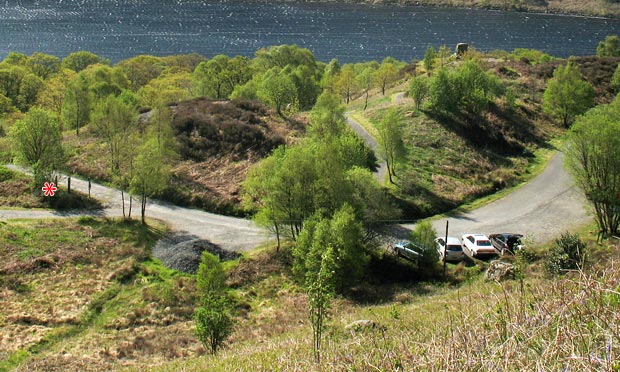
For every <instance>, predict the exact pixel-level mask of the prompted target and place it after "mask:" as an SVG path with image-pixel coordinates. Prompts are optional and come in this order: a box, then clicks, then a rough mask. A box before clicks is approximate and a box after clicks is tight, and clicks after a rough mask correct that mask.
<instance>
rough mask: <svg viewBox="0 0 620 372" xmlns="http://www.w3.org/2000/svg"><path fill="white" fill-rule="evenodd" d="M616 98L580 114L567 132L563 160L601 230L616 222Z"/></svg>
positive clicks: (619, 207) (619, 180) (619, 210)
mask: <svg viewBox="0 0 620 372" xmlns="http://www.w3.org/2000/svg"><path fill="white" fill-rule="evenodd" d="M618 133H620V102H619V101H618V100H616V101H614V102H613V103H611V104H609V105H601V106H598V107H596V108H593V109H591V110H590V111H588V112H586V113H585V114H584V115H583V116H581V117H580V118H579V119H578V120H577V122H576V123H575V125H574V126H573V128H572V129H571V131H570V132H569V136H568V144H567V147H566V160H567V163H568V166H569V169H570V171H571V173H572V174H573V177H574V178H575V181H576V182H577V184H578V185H579V187H580V188H581V189H582V190H583V191H584V193H585V195H586V198H587V199H588V201H589V202H590V203H591V204H592V205H593V207H594V212H595V219H596V222H597V224H598V226H599V229H600V231H601V233H603V234H605V235H610V234H614V235H616V234H618V232H619V226H620V153H619V151H620V136H618Z"/></svg>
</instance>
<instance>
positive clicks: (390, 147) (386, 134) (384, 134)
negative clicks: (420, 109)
mask: <svg viewBox="0 0 620 372" xmlns="http://www.w3.org/2000/svg"><path fill="white" fill-rule="evenodd" d="M403 119H404V117H403V115H402V113H400V112H399V111H398V110H396V109H394V108H391V109H388V110H387V112H386V113H385V115H384V116H383V118H382V119H381V121H380V122H379V125H378V128H377V129H378V132H379V138H377V140H378V141H377V142H379V149H380V153H381V156H382V157H383V158H384V159H385V161H386V163H387V170H388V178H389V180H390V182H391V183H394V177H395V176H396V165H397V164H398V163H399V162H401V161H402V160H404V158H405V154H406V149H405V144H404V142H403V132H404V128H403Z"/></svg>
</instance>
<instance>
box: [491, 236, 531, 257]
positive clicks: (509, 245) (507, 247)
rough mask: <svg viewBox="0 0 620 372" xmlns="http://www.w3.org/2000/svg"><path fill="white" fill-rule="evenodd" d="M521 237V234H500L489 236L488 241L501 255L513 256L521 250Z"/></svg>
mask: <svg viewBox="0 0 620 372" xmlns="http://www.w3.org/2000/svg"><path fill="white" fill-rule="evenodd" d="M522 238H523V235H521V234H511V233H501V234H491V235H489V240H490V241H491V244H493V246H494V247H495V248H496V249H498V250H499V251H500V252H502V255H503V254H505V253H512V254H515V252H516V251H518V250H519V249H521V247H522V246H523V243H522V242H521V239H522Z"/></svg>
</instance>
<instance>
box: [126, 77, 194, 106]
mask: <svg viewBox="0 0 620 372" xmlns="http://www.w3.org/2000/svg"><path fill="white" fill-rule="evenodd" d="M195 85H196V83H195V77H194V76H193V75H192V73H190V72H187V71H172V70H170V71H164V72H163V73H162V74H161V75H159V76H158V77H157V78H156V79H153V80H151V81H149V83H148V84H146V85H145V86H143V87H141V88H140V89H138V92H137V96H138V99H139V100H140V104H141V106H143V107H158V106H162V105H167V104H170V103H176V102H180V101H183V100H187V99H190V98H193V97H196V96H197V92H196V89H195Z"/></svg>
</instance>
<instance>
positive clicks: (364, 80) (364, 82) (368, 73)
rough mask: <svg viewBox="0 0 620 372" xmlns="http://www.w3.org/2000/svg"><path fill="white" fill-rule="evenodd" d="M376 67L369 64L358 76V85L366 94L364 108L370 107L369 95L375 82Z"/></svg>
mask: <svg viewBox="0 0 620 372" xmlns="http://www.w3.org/2000/svg"><path fill="white" fill-rule="evenodd" d="M374 72H375V69H374V68H372V67H370V66H368V67H365V68H364V69H363V70H362V71H361V72H360V73H359V74H358V75H357V77H356V82H357V86H359V87H360V88H361V89H362V91H363V92H364V94H365V100H364V110H366V108H367V107H368V95H369V92H370V89H372V87H373V85H374V84H375V73H374Z"/></svg>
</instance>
